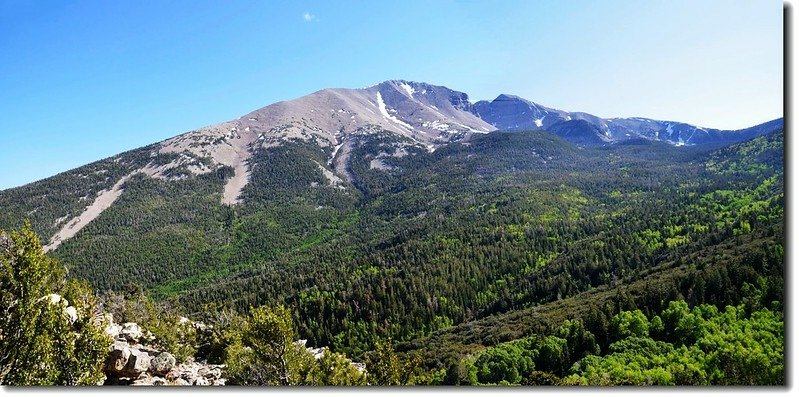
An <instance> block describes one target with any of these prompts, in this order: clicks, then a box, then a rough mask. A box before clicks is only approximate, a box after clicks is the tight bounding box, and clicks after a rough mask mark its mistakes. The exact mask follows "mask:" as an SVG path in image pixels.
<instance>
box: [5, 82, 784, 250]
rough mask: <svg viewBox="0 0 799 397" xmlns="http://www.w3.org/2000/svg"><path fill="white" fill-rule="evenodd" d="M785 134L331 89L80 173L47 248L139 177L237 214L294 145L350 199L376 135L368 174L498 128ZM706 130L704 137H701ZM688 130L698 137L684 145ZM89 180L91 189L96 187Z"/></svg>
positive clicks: (410, 92)
mask: <svg viewBox="0 0 799 397" xmlns="http://www.w3.org/2000/svg"><path fill="white" fill-rule="evenodd" d="M531 123H532V124H531ZM780 125H782V119H777V120H773V121H770V122H767V123H763V124H760V125H757V126H754V127H750V128H747V129H742V130H738V131H734V132H725V131H720V130H711V129H701V127H694V126H691V125H689V124H685V123H675V122H663V121H657V120H651V119H644V118H627V119H602V118H599V117H596V116H593V115H591V114H588V113H581V112H566V111H562V110H557V109H552V108H548V107H546V106H542V105H539V104H536V103H534V102H532V101H529V100H526V99H524V98H521V97H518V96H514V95H507V94H500V95H499V96H498V97H497V99H495V100H494V101H492V102H488V101H478V102H476V103H474V104H473V103H471V102H470V101H469V97H468V95H467V94H466V93H463V92H459V91H455V90H452V89H449V88H447V87H444V86H436V85H431V84H428V83H419V82H413V81H407V80H387V81H384V82H382V83H379V84H376V85H373V86H370V87H366V88H361V89H347V88H328V89H322V90H319V91H316V92H314V93H311V94H309V95H306V96H303V97H300V98H296V99H292V100H287V101H280V102H276V103H274V104H270V105H267V106H265V107H262V108H259V109H256V110H254V111H251V112H249V113H246V114H244V115H243V116H241V117H239V118H237V119H234V120H230V121H226V122H222V123H218V124H213V125H209V126H206V127H202V128H199V129H196V130H193V131H189V132H186V133H183V134H180V135H177V136H175V137H172V138H168V139H166V140H163V141H161V142H158V143H154V144H151V145H148V146H145V147H142V148H139V149H135V150H132V151H129V152H126V153H123V154H120V155H116V156H113V157H111V158H109V159H106V160H101V161H99V162H95V163H92V164H91V165H87V166H88V167H89V168H94V170H93V171H91V172H92V173H93V174H92V175H89V174H85V173H83V172H78V174H79V175H78V176H79V178H78V179H76V180H75V181H74V182H70V183H73V184H74V183H77V184H81V183H84V184H85V185H86V186H84V188H83V189H78V190H83V193H81V194H80V195H76V196H75V197H73V198H71V199H70V201H71V204H69V205H68V206H66V207H65V209H64V210H61V211H62V212H63V213H61V214H59V216H57V217H55V218H57V219H56V220H55V222H54V223H53V226H48V227H47V229H45V230H50V229H51V228H53V227H55V230H53V232H52V233H47V235H50V236H51V237H50V238H49V243H48V244H47V245H46V249H47V250H54V249H56V248H58V247H59V245H60V244H61V243H62V242H63V241H65V240H67V239H70V238H72V237H73V236H75V235H76V234H77V233H78V232H80V231H81V230H82V229H83V228H84V227H86V226H87V225H89V224H90V223H91V222H92V221H93V220H94V219H95V218H97V217H98V216H100V214H102V213H103V212H104V211H106V210H107V209H109V208H110V207H111V206H112V205H113V204H114V202H115V201H116V200H117V199H118V198H119V197H121V196H122V195H123V192H124V190H125V189H126V187H127V185H128V182H129V181H130V180H131V179H132V178H133V179H135V177H136V176H137V175H142V176H144V177H149V178H153V179H156V180H162V181H167V182H176V181H185V180H190V179H193V178H197V177H201V176H207V177H209V178H214V176H216V179H217V180H218V181H220V182H221V183H222V184H223V187H222V189H221V190H222V191H221V194H220V197H219V200H220V202H221V203H222V204H224V205H229V206H232V205H237V204H241V202H242V192H243V191H244V189H245V187H246V186H247V185H248V184H249V183H250V181H251V178H252V173H253V167H255V166H258V161H257V160H256V155H257V153H259V152H260V151H264V150H269V149H271V148H276V147H281V146H285V145H287V144H289V143H292V142H295V143H303V144H309V145H311V147H313V148H316V149H314V150H320V151H321V152H322V153H323V155H322V156H321V157H319V158H317V159H315V160H313V163H312V164H311V165H312V166H313V168H314V169H317V170H318V171H319V172H320V173H321V176H322V179H321V181H322V182H320V183H325V184H326V185H328V186H331V187H335V188H336V189H340V190H342V191H344V192H347V191H348V190H347V189H348V188H347V186H349V187H353V186H354V185H355V184H356V181H355V178H354V177H353V173H352V172H351V166H352V161H351V158H350V156H351V153H352V152H353V151H354V150H355V149H356V146H358V145H361V144H362V143H363V140H364V139H365V137H369V136H375V134H382V133H389V134H394V135H396V136H397V137H398V138H400V139H395V140H392V141H391V143H384V145H385V148H384V149H381V151H380V152H379V153H375V154H374V156H375V157H373V158H371V162H370V164H369V169H377V170H380V171H383V172H390V171H391V169H392V168H393V167H392V166H390V165H388V164H387V161H388V162H390V160H391V159H397V158H401V157H403V156H406V155H408V153H410V152H413V151H414V150H417V149H421V150H425V151H428V152H432V151H435V150H436V149H437V148H439V147H441V146H442V145H446V144H448V143H452V142H460V141H462V142H469V141H470V140H471V139H472V137H473V136H475V134H477V135H480V134H484V133H488V132H490V131H494V130H496V129H500V130H505V131H522V130H538V131H547V132H549V133H552V134H554V135H556V136H559V137H561V138H563V139H565V140H567V141H570V142H572V143H576V144H578V145H589V146H597V145H599V146H601V145H607V144H610V143H614V142H625V141H629V142H633V141H635V139H645V140H648V141H662V142H665V143H669V144H671V145H674V146H680V145H691V144H694V142H695V141H698V142H699V143H702V142H706V143H707V142H710V143H712V142H721V143H725V144H727V143H734V142H737V141H739V140H744V139H749V138H753V137H755V136H758V135H761V134H764V133H767V132H769V131H771V130H773V129H775V128H777V127H779V126H780ZM692 129H693V130H692ZM700 129H701V132H699V136H697V137H696V138H694V136H695V135H697V131H700ZM624 131H630V132H624ZM689 131H690V133H691V135H690V136H686V138H685V139H683V135H685V134H687V133H688V132H689ZM703 139H704V141H703ZM699 143H697V144H699ZM412 148H416V149H413V150H412ZM266 161H267V162H268V160H266ZM95 164H104V165H102V166H95ZM83 168H84V167H81V169H83ZM112 169H113V171H111V170H112ZM74 171H75V170H73V171H68V172H67V174H69V173H72V172H74ZM59 175H60V174H59ZM82 180H83V181H86V180H91V181H92V182H91V183H88V184H87V183H86V182H81V181H82ZM45 181H46V180H45ZM315 183H316V182H315ZM88 186H91V187H88ZM24 190H25V189H21V188H16V189H9V190H7V191H4V192H21V191H24ZM11 196H14V194H11V195H10V196H9V197H11ZM34 196H35V197H40V198H41V199H42V200H53V198H48V197H47V196H48V193H47V191H46V190H42V191H41V192H39V193H37V194H36V195H34ZM61 200H62V201H63V198H62V199H61ZM62 205H63V204H62ZM29 211H31V210H29ZM33 211H34V212H33V214H35V210H33ZM50 222H52V221H50ZM40 230H41V228H40Z"/></svg>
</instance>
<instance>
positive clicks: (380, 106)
mask: <svg viewBox="0 0 799 397" xmlns="http://www.w3.org/2000/svg"><path fill="white" fill-rule="evenodd" d="M377 108H378V109H379V110H380V114H382V115H383V117H385V118H386V119H388V120H391V121H393V122H395V123H397V124H398V125H399V126H401V127H403V128H405V129H406V130H407V132H410V131H411V130H413V127H412V126H411V125H410V124H408V123H406V122H404V121H402V120H400V119H398V118H396V117H394V116H392V115H391V114H389V113H388V111H387V110H386V103H385V102H383V95H381V94H380V92H379V91H378V92H377Z"/></svg>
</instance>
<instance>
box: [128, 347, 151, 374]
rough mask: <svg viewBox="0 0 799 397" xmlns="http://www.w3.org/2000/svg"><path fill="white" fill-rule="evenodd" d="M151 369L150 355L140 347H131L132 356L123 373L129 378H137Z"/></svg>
mask: <svg viewBox="0 0 799 397" xmlns="http://www.w3.org/2000/svg"><path fill="white" fill-rule="evenodd" d="M148 369H150V355H149V354H147V353H145V352H142V351H140V350H139V349H130V358H128V363H127V364H126V365H125V368H124V369H122V372H121V375H122V376H125V377H129V378H137V377H138V376H139V375H141V374H142V373H144V372H147V370H148Z"/></svg>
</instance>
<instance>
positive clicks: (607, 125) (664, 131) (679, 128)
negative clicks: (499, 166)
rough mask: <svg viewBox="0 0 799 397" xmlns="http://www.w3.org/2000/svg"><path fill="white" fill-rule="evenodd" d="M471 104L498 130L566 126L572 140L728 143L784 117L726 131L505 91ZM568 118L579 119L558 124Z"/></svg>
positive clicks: (778, 123)
mask: <svg viewBox="0 0 799 397" xmlns="http://www.w3.org/2000/svg"><path fill="white" fill-rule="evenodd" d="M473 108H474V113H475V114H476V115H477V116H478V117H480V118H482V119H483V120H485V121H486V122H488V123H489V124H491V125H493V126H494V127H496V128H497V129H500V130H506V131H536V130H545V131H553V128H554V130H561V131H565V130H568V134H566V135H565V136H575V137H576V138H575V139H576V140H575V141H574V142H581V143H584V144H604V143H608V142H617V141H623V140H628V139H634V138H645V139H649V140H659V141H664V142H667V143H670V144H673V145H676V146H682V145H700V144H730V143H735V142H741V141H745V140H747V139H751V138H754V137H755V136H757V135H761V134H763V133H767V132H770V131H773V130H774V129H775V128H779V127H780V126H782V125H783V119H782V118H779V119H776V120H772V121H769V122H766V123H763V124H760V125H757V126H754V127H750V128H746V129H742V130H735V131H727V130H718V129H713V128H703V127H698V126H694V125H690V124H686V123H680V122H676V121H661V120H652V119H647V118H641V117H631V118H609V119H605V118H601V117H597V116H594V115H591V114H588V113H582V112H566V111H563V110H557V109H552V108H548V107H545V106H542V105H539V104H537V103H534V102H531V101H528V100H526V99H524V98H520V97H518V96H513V95H505V94H502V95H499V96H498V97H497V98H496V99H494V100H493V101H479V102H477V103H475V104H474V107H473ZM571 121H582V122H580V123H577V122H574V123H571V124H566V125H563V124H560V123H568V122H571ZM559 124H560V125H559ZM597 129H598V130H599V133H597ZM553 132H554V131H553ZM561 135H562V134H561ZM562 136H563V135H562ZM587 137H590V138H587ZM567 139H568V140H571V139H570V138H567ZM586 139H587V140H586Z"/></svg>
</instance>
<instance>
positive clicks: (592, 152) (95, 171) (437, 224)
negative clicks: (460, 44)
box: [0, 80, 785, 383]
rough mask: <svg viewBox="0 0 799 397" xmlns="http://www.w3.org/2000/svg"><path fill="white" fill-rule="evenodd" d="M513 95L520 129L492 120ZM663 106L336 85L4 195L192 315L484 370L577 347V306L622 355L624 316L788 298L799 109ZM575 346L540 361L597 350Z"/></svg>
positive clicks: (6, 218)
mask: <svg viewBox="0 0 799 397" xmlns="http://www.w3.org/2000/svg"><path fill="white" fill-rule="evenodd" d="M492 109H493V110H492ZM509 109H514V110H513V111H515V112H519V113H518V114H516V116H515V117H516V118H515V120H516V121H515V122H514V124H513V125H514V126H515V125H517V124H518V127H514V128H507V126H501V125H495V124H494V125H492V123H491V122H490V120H494V121H493V123H496V120H497V119H501V118H503V117H505V115H507V114H509V113H508V112H511V110H509ZM525 112H526V113H525ZM531 112H536V113H531ZM531 115H532V116H531ZM478 116H479V117H478ZM529 117H535V118H534V119H533V125H535V126H536V127H538V124H540V125H541V128H540V130H538V131H530V130H528V129H529V128H528V127H529V124H524V123H525V122H529ZM569 118H570V119H569ZM525 120H527V121H525ZM535 120H539V122H538V123H536V121H535ZM597 123H605V125H607V126H608V127H607V128H605V127H603V126H602V124H597ZM658 123H663V122H655V121H651V122H650V121H642V120H637V119H618V120H617V121H614V120H605V119H599V118H596V117H594V116H591V115H588V114H584V113H566V112H561V111H557V110H553V109H548V108H544V107H541V106H539V105H535V104H532V103H531V102H528V101H524V100H522V99H520V98H516V97H510V96H506V99H505V102H504V103H503V102H500V103H499V105H498V106H497V107H492V106H491V105H490V103H489V104H485V103H480V102H478V103H476V104H471V103H470V102H469V98H468V96H466V94H464V93H461V92H458V91H453V90H450V89H448V88H445V87H439V86H433V85H429V84H424V83H413V82H407V81H401V80H396V81H387V82H384V83H381V84H378V85H376V86H372V87H368V88H363V89H328V90H322V91H318V92H315V93H313V94H310V95H308V96H305V97H302V98H298V99H295V100H291V101H285V102H279V103H276V104H273V105H270V106H267V107H265V108H262V109H259V110H256V111H253V112H250V113H248V114H245V115H244V116H242V117H241V118H238V119H236V120H232V121H229V122H225V123H221V124H218V125H214V126H209V127H204V128H200V129H198V130H195V131H190V132H187V133H185V134H182V135H179V136H176V137H174V138H171V139H167V140H165V141H163V142H159V143H154V144H152V145H148V146H145V147H142V148H138V149H134V150H131V151H128V152H125V153H120V154H118V155H116V156H113V157H110V158H107V159H103V160H100V161H97V162H94V163H91V164H88V165H85V166H82V167H79V168H77V169H74V170H70V171H67V172H64V173H61V174H58V175H55V176H53V177H50V178H47V179H44V180H41V181H37V182H34V183H31V184H28V185H25V186H22V187H18V188H14V189H8V190H4V191H0V209H2V210H0V229H14V228H16V227H18V226H19V225H20V224H21V223H22V222H23V221H24V220H25V219H28V220H30V223H31V225H32V227H33V229H34V230H35V231H36V232H37V233H38V234H39V235H40V236H41V237H42V240H43V241H44V242H46V243H47V249H48V250H49V254H50V255H52V256H54V257H56V258H58V259H59V260H61V261H62V262H63V263H65V264H67V266H68V268H69V272H70V273H69V274H70V276H74V277H79V278H83V279H86V280H88V281H89V282H90V283H91V285H92V286H93V287H94V288H95V290H97V291H109V290H110V291H117V292H119V291H139V290H141V291H146V293H147V294H149V295H150V296H152V297H153V298H155V299H157V300H159V301H162V302H171V303H173V304H175V305H179V306H180V307H181V308H182V309H181V312H182V313H185V314H186V315H187V317H192V316H193V315H195V314H199V313H206V312H207V311H208V310H211V309H209V307H211V306H214V305H216V306H217V307H220V306H221V307H225V308H228V309H231V310H236V311H239V312H246V311H247V310H248V309H249V308H250V307H257V306H260V305H271V306H275V305H278V304H280V305H285V306H286V307H288V308H289V311H290V312H291V315H292V316H293V319H294V321H295V323H296V325H297V328H296V331H297V333H298V334H299V335H298V336H299V337H300V338H302V339H308V341H309V343H310V344H311V345H314V346H330V347H331V348H332V349H334V351H341V352H345V353H347V354H349V355H351V357H353V358H354V359H359V360H361V359H364V357H365V356H366V355H367V354H368V352H369V351H370V350H373V349H374V346H375V343H377V341H378V340H379V339H387V338H391V339H392V340H393V341H395V342H397V343H396V345H397V347H398V348H401V349H404V350H407V351H417V352H421V353H423V354H424V355H425V361H424V363H425V365H426V366H427V367H428V368H429V369H431V370H436V371H442V370H445V371H446V373H447V376H450V374H452V376H453V377H454V379H449V380H447V381H446V382H452V383H457V382H461V381H464V382H466V381H468V382H471V380H470V379H460V375H459V374H466V375H468V374H469V371H467V370H466V368H467V367H468V368H471V367H469V365H472V364H474V360H475V359H477V357H478V355H481V354H488V353H485V352H490V350H489V349H493V348H496V347H498V346H499V347H501V346H504V345H503V344H505V343H512V344H513V343H516V344H518V343H522V342H524V343H528V342H529V340H528V339H526V338H531V337H533V335H534V334H535V335H547V336H546V338H544V337H543V336H542V337H541V338H542V339H541V340H545V339H546V340H547V341H549V342H551V343H550V345H551V346H549V347H551V348H553V349H559V348H558V347H557V346H566V344H567V340H571V339H567V338H568V337H569V336H568V335H565V334H561V333H558V332H561V331H559V329H561V328H559V327H561V325H563V324H564V321H565V320H569V321H572V320H574V321H577V320H579V321H580V322H582V323H583V324H584V325H585V332H587V333H585V335H584V336H585V338H584V339H585V340H589V339H593V340H594V341H595V342H596V345H597V348H599V349H600V350H591V351H592V352H598V353H596V354H600V355H607V354H609V353H608V352H611V351H613V349H616V348H617V347H624V346H622V345H619V344H617V342H618V340H616V339H614V338H615V337H614V336H613V335H614V332H616V331H618V330H617V329H616V328H613V327H615V325H613V326H612V324H615V323H614V322H613V321H617V320H613V319H614V318H616V317H615V316H616V315H617V314H619V312H620V311H626V310H628V311H632V310H635V309H640V310H642V311H643V312H645V313H646V316H649V317H652V323H653V324H654V323H655V319H654V317H653V314H655V313H663V312H664V310H668V309H669V308H670V306H669V305H670V303H669V302H670V301H677V300H685V301H686V302H689V303H690V305H692V306H694V305H699V304H704V303H706V304H711V305H716V306H718V307H719V308H722V307H724V306H725V305H733V306H736V305H743V306H741V307H745V308H744V309H740V310H741V312H745V313H746V314H747V315H749V314H752V315H753V316H754V313H758V310H761V309H764V308H769V310H774V311H780V310H781V303H782V302H783V301H784V294H783V285H784V281H783V278H782V277H783V276H782V275H783V269H784V266H783V262H782V261H783V258H782V255H783V253H784V246H785V244H784V233H783V224H784V188H783V185H784V151H783V148H784V131H783V129H782V127H781V125H782V120H777V121H774V122H772V123H767V124H763V125H761V126H757V127H753V128H750V129H747V130H741V131H739V132H737V133H734V134H732V135H728V134H730V133H728V132H717V133H713V134H711V133H710V132H708V134H707V135H704V134H703V133H700V132H697V131H693V132H694V133H695V134H698V135H697V136H696V137H694V138H690V137H685V138H683V143H685V145H683V146H680V147H678V146H677V145H676V144H675V142H677V143H679V137H678V136H677V135H668V136H669V137H670V138H669V140H666V139H665V138H663V137H665V136H666V135H661V134H664V133H663V132H662V131H660V130H658V129H657V128H661V127H662V129H664V130H668V129H669V125H671V130H672V133H673V134H676V133H675V132H674V131H686V132H685V133H683V132H680V134H683V135H684V134H686V133H687V131H689V130H690V129H691V128H694V127H686V126H687V124H681V125H677V124H676V123H672V124H668V123H666V124H663V125H661V124H658ZM649 125H651V126H652V127H651V129H650V130H646V129H645V128H650V127H647V126H649ZM655 125H661V127H657V128H655V127H654V126H655ZM620 126H626V127H625V128H627V130H626V131H632V132H629V133H630V137H628V138H620V136H624V137H626V135H625V134H626V132H619V131H621V130H618V129H619V128H621V127H620ZM611 127H613V128H611ZM496 129H500V130H501V131H497V130H496ZM614 130H615V131H616V132H613V131H614ZM608 131H611V132H610V133H608ZM636 131H637V132H636ZM646 131H649V132H646ZM620 134H621V135H620ZM653 134H654V135H653ZM683 135H680V136H683ZM653 136H654V137H655V138H658V139H653V138H652V137H653ZM700 136H706V137H707V139H708V140H711V141H713V142H714V143H713V144H710V143H708V144H699V143H698V142H697V139H699V137H700ZM744 136H749V137H751V138H750V139H746V140H744V141H743V142H739V143H735V144H732V145H730V144H724V143H723V142H720V141H724V139H728V137H732V138H729V139H731V140H736V139H743V137H744ZM674 139H677V140H676V141H675V140H674ZM703 139H704V138H703ZM686 310H687V309H686ZM719 313H720V312H719ZM724 313H727V312H724ZM714 316H715V315H714ZM672 320H674V318H672ZM647 321H649V320H647ZM659 321H662V322H664V323H667V324H666V325H667V326H673V325H675V324H676V323H675V324H672V323H668V321H671V320H668V319H666V318H665V317H664V318H663V319H659ZM675 321H676V320H675ZM736 321H737V320H736ZM617 322H618V321H617ZM569 324H572V325H574V324H577V323H576V322H575V323H569ZM569 324H566V325H569ZM575 326H576V325H575ZM569 327H571V326H567V327H566V328H567V329H571V328H569ZM617 328H618V327H617ZM652 329H653V330H654V329H655V327H654V325H653V328H652ZM707 329H708V330H710V329H715V328H712V327H708V328H707ZM564 332H565V331H564ZM569 332H571V331H569ZM575 332H576V331H575ZM580 332H583V331H580ZM553 333H557V334H553ZM656 333H657V331H653V334H652V335H655V334H656ZM580 335H583V334H582V333H581V334H580ZM655 336H656V337H658V338H660V339H659V340H658V345H657V346H660V347H663V346H662V345H661V344H660V343H661V342H663V343H670V344H671V343H674V344H677V343H678V342H680V341H681V340H677V339H674V337H675V336H674V335H673V334H671V333H668V332H665V331H664V332H662V335H661V334H658V335H655ZM558 338H560V339H558ZM669 338H671V339H669ZM661 339H662V340H661ZM518 340H521V341H522V342H518ZM536 340H538V339H536ZM686 340H687V339H686ZM775 340H777V339H775ZM779 341H781V340H779ZM549 342H548V343H549ZM688 342H690V343H694V342H696V340H695V339H691V340H690V341H688ZM568 343H571V342H568ZM636 343H638V342H636ZM652 344H653V345H654V342H652ZM528 345H529V343H528ZM741 345H745V346H750V345H749V344H746V343H742V344H741ZM514 346H515V345H514ZM569 346H571V345H569ZM611 346H613V347H611ZM692 346H693V345H692ZM702 346H705V345H702V344H698V346H697V347H696V348H697V349H700V348H703V347H702ZM660 347H658V349H660ZM570 349H571V348H570ZM664 349H665V348H664ZM775 349H776V348H775ZM687 350H690V351H692V352H698V351H699V350H696V349H694V348H693V347H692V348H689V349H687ZM541 351H544V350H541ZM552 351H553V352H555V353H556V351H555V350H552ZM658 351H659V352H660V351H661V350H658ZM664 351H665V350H664ZM769 351H774V352H776V351H778V350H774V349H772V350H769ZM555 353H552V355H551V356H552V357H554V356H555V355H557V357H558V359H557V360H558V361H557V362H558V363H559V364H558V367H557V368H555V367H552V368H550V367H545V366H543V365H544V364H543V362H542V363H539V362H538V361H536V367H535V368H536V370H539V369H540V370H541V371H546V372H547V373H552V374H555V375H556V376H558V377H562V376H566V375H569V373H568V372H569V371H571V369H572V368H577V367H575V366H574V364H575V363H577V362H578V361H579V360H580V359H581V358H582V357H583V356H580V355H572V354H571V353H569V354H555ZM583 353H584V352H581V353H580V354H583ZM536 354H538V353H536ZM592 354H594V353H592ZM697 354H698V353H697ZM702 354H704V353H702ZM708 354H710V353H708ZM775 354H776V353H775ZM481 357H482V356H481ZM536 357H538V356H536ZM540 357H550V356H540ZM470 360H471V361H470ZM536 360H538V358H536ZM541 360H543V361H547V360H549V359H548V358H542V359H541ZM552 362H555V361H552ZM675 362H677V361H675ZM679 362H682V361H679ZM712 362H714V361H713V360H705V361H703V363H705V364H706V363H712ZM779 362H782V361H779ZM470 363H471V364H470ZM539 364H541V366H539ZM705 364H702V365H705ZM547 365H549V364H547ZM553 365H554V364H553ZM692 365H693V364H692ZM708 365H709V364H708ZM730 365H732V364H730ZM764 365H765V364H764ZM769 365H771V364H769ZM489 367H490V366H489V365H486V366H485V368H489ZM481 368H482V367H481ZM747 368H748V367H747ZM752 368H759V367H752ZM527 369H528V370H529V366H528V367H527ZM726 370H727V369H719V370H716V369H713V370H712V371H711V370H710V369H708V372H707V373H711V372H712V373H714V374H723V373H724V371H726ZM734 370H735V371H738V370H740V371H744V370H745V369H740V368H737V367H735V368H734ZM486 371H488V370H486ZM486 371H483V372H486ZM719 371H721V372H719ZM729 371H733V370H729ZM488 372H490V371H488ZM488 372H486V373H488ZM481 373H482V372H481ZM730 373H733V372H730ZM736 373H740V372H736ZM466 375H464V378H468V376H466ZM527 375H530V376H532V375H535V374H526V375H525V376H527ZM538 375H541V374H538ZM572 375H574V374H572ZM682 375H686V374H682ZM682 375H681V376H682ZM688 375H690V374H687V375H686V377H685V378H679V379H695V378H691V377H690V376H688ZM480 376H483V375H480ZM714 376H716V375H714ZM718 376H721V375H718ZM721 378H723V376H721ZM481 379H482V380H481ZM531 379H532V378H531ZM535 379H538V378H534V379H533V381H535ZM696 379H699V380H697V382H700V381H706V379H704V378H701V377H700V378H696ZM703 379H704V380H703ZM544 380H546V379H544ZM477 381H481V382H487V381H488V378H487V377H483V378H478V379H477ZM512 381H513V382H519V380H518V379H513V380H512ZM493 382H495V383H496V382H499V380H494V381H493ZM531 382H532V381H531Z"/></svg>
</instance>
